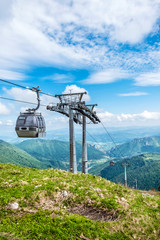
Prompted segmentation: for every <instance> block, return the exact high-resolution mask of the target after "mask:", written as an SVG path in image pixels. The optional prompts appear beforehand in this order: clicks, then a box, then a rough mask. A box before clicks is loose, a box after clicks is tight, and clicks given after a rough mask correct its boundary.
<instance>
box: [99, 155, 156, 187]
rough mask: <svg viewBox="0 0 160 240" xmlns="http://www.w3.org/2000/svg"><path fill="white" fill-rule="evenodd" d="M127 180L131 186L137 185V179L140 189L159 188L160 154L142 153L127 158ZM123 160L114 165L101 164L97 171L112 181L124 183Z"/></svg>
mask: <svg viewBox="0 0 160 240" xmlns="http://www.w3.org/2000/svg"><path fill="white" fill-rule="evenodd" d="M126 161H127V162H128V163H129V165H130V166H129V167H127V182H128V185H129V186H130V187H135V179H137V182H138V189H143V190H144V189H146V190H149V189H152V188H154V189H157V188H158V186H160V154H141V155H139V156H135V157H132V158H130V159H127V160H126ZM121 163H122V161H117V162H115V165H114V166H109V163H106V167H104V165H105V164H103V165H100V166H99V168H100V167H101V169H100V170H98V169H97V173H98V174H99V175H100V176H101V177H104V178H106V179H108V180H110V181H113V182H115V183H122V184H124V167H122V166H121Z"/></svg>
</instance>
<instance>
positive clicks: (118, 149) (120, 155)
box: [100, 121, 125, 158]
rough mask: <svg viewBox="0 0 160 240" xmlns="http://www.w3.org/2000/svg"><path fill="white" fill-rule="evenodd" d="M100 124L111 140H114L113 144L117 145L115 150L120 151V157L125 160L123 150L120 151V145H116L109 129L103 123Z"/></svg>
mask: <svg viewBox="0 0 160 240" xmlns="http://www.w3.org/2000/svg"><path fill="white" fill-rule="evenodd" d="M100 123H101V124H102V126H103V128H104V130H105V132H106V133H107V135H108V136H109V137H110V139H111V140H112V142H113V143H114V145H115V148H116V149H117V150H118V152H119V153H120V156H121V157H123V158H125V156H124V155H123V154H122V152H121V150H120V149H119V147H118V145H117V144H116V142H115V141H114V139H113V137H112V136H111V134H110V133H109V132H108V130H107V128H106V127H105V126H104V124H103V123H102V121H100Z"/></svg>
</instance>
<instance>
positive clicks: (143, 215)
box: [0, 164, 160, 240]
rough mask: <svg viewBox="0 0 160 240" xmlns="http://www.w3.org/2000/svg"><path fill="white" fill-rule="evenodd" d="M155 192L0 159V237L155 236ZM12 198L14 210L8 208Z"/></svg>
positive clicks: (158, 202) (158, 199)
mask: <svg viewBox="0 0 160 240" xmlns="http://www.w3.org/2000/svg"><path fill="white" fill-rule="evenodd" d="M155 193H156V195H151V193H150V192H149V193H147V195H144V194H142V193H140V192H138V191H135V190H134V191H133V190H131V189H128V188H125V187H123V186H121V185H118V184H114V183H111V182H109V181H107V180H105V179H103V178H101V177H96V176H93V175H84V174H81V173H78V174H72V173H68V172H65V171H62V170H57V169H48V170H42V169H32V168H23V167H18V166H15V165H10V164H0V239H2V240H3V239H4V240H5V239H9V240H10V239H13V240H16V239H17V240H21V239H32V240H34V239H35V240H38V239H47V240H48V239H68V240H70V239H97V240H99V239H100V240H101V239H115V240H120V239H121V240H123V239H124V240H125V239H126V240H127V239H128V240H129V239H142V240H143V239H144V240H147V239H155V240H157V239H160V230H159V222H160V195H158V192H155ZM14 202H17V203H18V204H19V208H18V210H10V208H9V204H10V203H14ZM102 215H103V218H99V217H101V216H102ZM93 219H94V220H93Z"/></svg>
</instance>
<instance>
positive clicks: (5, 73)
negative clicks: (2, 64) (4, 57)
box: [0, 70, 25, 80]
mask: <svg viewBox="0 0 160 240" xmlns="http://www.w3.org/2000/svg"><path fill="white" fill-rule="evenodd" d="M0 78H2V79H7V80H23V79H25V76H24V75H23V74H22V73H19V72H15V71H9V70H0Z"/></svg>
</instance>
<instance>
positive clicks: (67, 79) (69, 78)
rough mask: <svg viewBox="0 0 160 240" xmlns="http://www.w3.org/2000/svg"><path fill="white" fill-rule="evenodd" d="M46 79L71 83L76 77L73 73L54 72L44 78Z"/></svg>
mask: <svg viewBox="0 0 160 240" xmlns="http://www.w3.org/2000/svg"><path fill="white" fill-rule="evenodd" d="M43 79H44V80H45V79H46V80H52V81H54V82H57V83H69V82H72V81H73V80H74V77H73V76H72V75H71V74H58V73H56V74H53V75H50V76H47V77H44V78H43Z"/></svg>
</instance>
